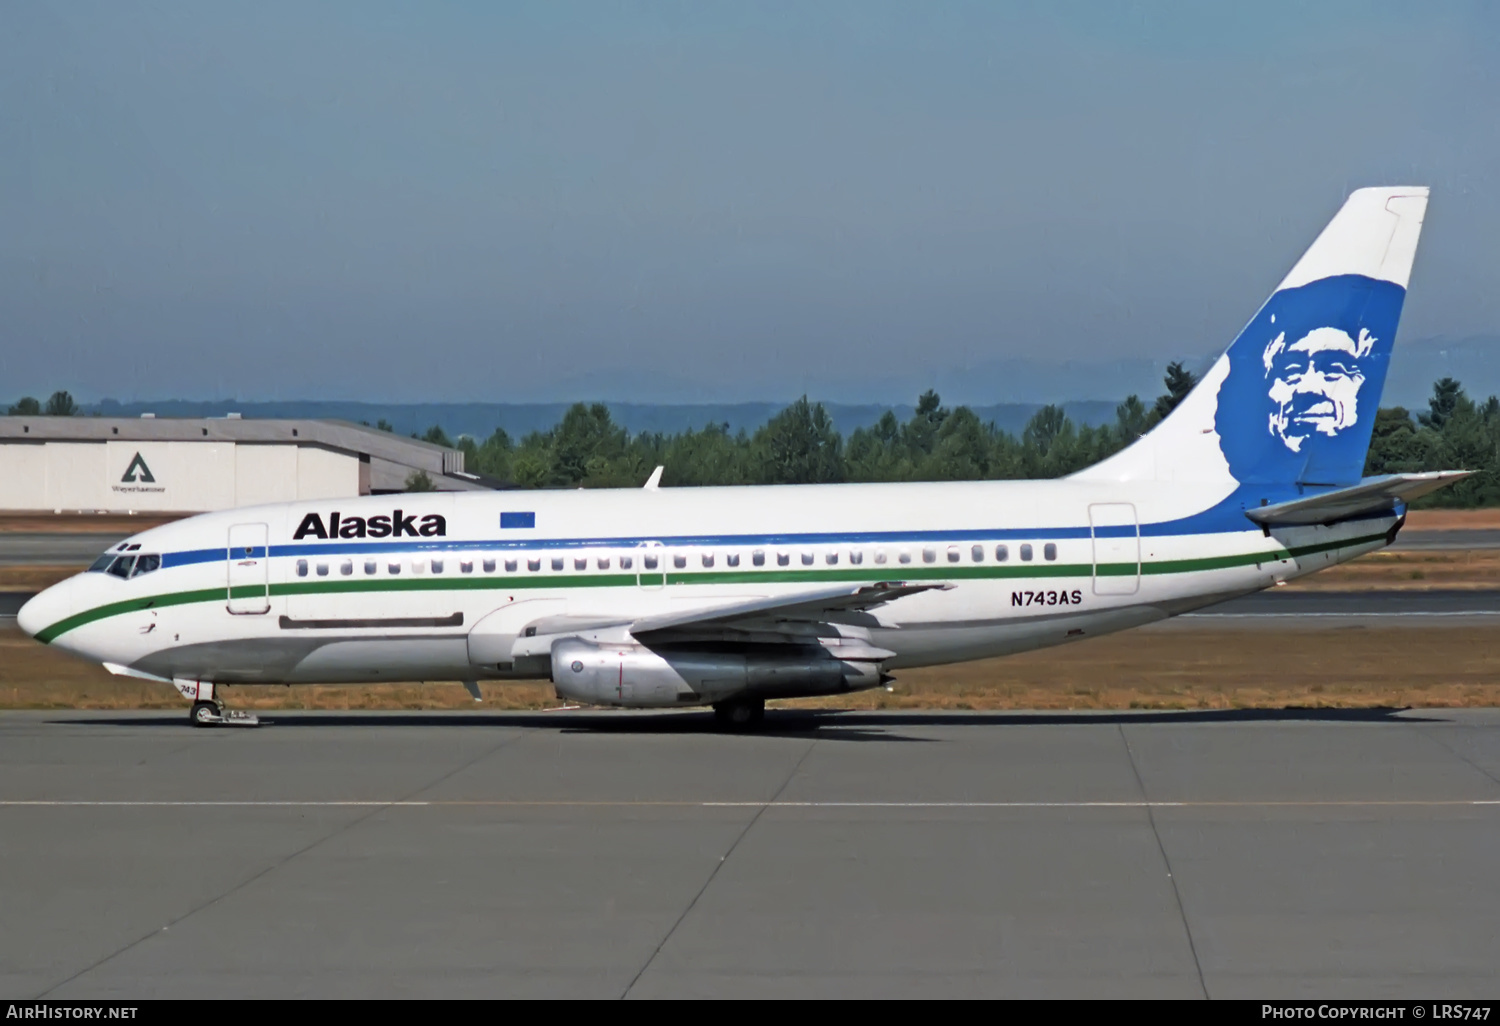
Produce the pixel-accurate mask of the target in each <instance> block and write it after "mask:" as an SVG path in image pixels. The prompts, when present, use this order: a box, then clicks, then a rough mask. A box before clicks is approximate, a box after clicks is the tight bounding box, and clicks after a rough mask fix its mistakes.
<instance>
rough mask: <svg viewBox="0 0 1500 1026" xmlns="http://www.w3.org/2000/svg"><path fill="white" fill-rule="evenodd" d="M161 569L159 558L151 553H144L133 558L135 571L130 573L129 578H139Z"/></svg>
mask: <svg viewBox="0 0 1500 1026" xmlns="http://www.w3.org/2000/svg"><path fill="white" fill-rule="evenodd" d="M160 568H161V557H160V556H158V555H157V554H155V553H154V552H152V553H145V554H143V555H140V556H137V557H136V558H135V569H134V570H132V571H131V572H130V576H131V577H139V576H141V574H149V573H150V572H151V571H153V570H157V569H160Z"/></svg>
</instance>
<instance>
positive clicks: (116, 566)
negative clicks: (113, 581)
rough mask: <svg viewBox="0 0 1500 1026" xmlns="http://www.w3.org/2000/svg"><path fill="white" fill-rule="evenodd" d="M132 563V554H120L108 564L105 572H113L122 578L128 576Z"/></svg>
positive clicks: (133, 562)
mask: <svg viewBox="0 0 1500 1026" xmlns="http://www.w3.org/2000/svg"><path fill="white" fill-rule="evenodd" d="M134 565H135V557H134V556H120V557H118V558H117V559H116V560H115V561H114V562H113V563H111V564H109V570H108V571H107V572H108V573H111V574H113V575H114V576H116V577H118V578H120V579H121V580H124V579H125V578H127V577H129V576H130V568H131V567H132V566H134Z"/></svg>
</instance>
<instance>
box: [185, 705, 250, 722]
mask: <svg viewBox="0 0 1500 1026" xmlns="http://www.w3.org/2000/svg"><path fill="white" fill-rule="evenodd" d="M188 722H189V723H191V724H192V725H193V726H195V727H258V726H260V718H259V717H258V716H255V715H253V714H251V713H244V712H236V711H234V710H232V709H225V708H224V707H223V706H222V705H220V704H219V703H218V702H203V701H198V702H194V703H193V708H192V709H191V710H190V711H189V712H188Z"/></svg>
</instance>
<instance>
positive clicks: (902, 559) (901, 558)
mask: <svg viewBox="0 0 1500 1026" xmlns="http://www.w3.org/2000/svg"><path fill="white" fill-rule="evenodd" d="M896 561H897V562H898V563H910V562H911V553H910V552H907V551H906V550H905V549H902V550H901V553H900V555H898V556H897V557H896Z"/></svg>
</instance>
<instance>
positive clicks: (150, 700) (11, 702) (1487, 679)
mask: <svg viewBox="0 0 1500 1026" xmlns="http://www.w3.org/2000/svg"><path fill="white" fill-rule="evenodd" d="M1270 651H1274V652H1275V659H1274V661H1272V660H1268V659H1267V658H1266V654H1267V652H1270ZM484 695H485V705H484V708H489V709H545V708H550V707H554V706H556V705H557V704H558V702H557V699H556V697H555V695H554V694H553V692H552V688H551V687H550V686H549V685H545V684H486V685H484ZM225 696H226V699H227V701H228V702H229V704H230V705H231V706H233V707H236V708H243V709H463V708H473V707H474V702H473V700H472V699H470V698H469V696H468V695H467V694H466V693H465V692H464V691H463V689H462V688H460V687H459V686H458V685H457V684H417V683H412V684H382V685H369V686H362V687H353V686H350V687H333V686H312V685H302V686H298V687H294V688H278V687H233V688H226V689H225ZM778 704H783V705H799V706H821V707H828V706H837V707H840V708H859V709H905V708H923V709H1231V708H1282V707H1286V706H1326V707H1347V708H1356V707H1370V706H1493V705H1500V646H1497V645H1496V644H1495V642H1494V633H1493V631H1492V630H1491V629H1489V628H1487V627H1472V626H1452V627H1446V626H1436V627H1390V628H1386V627H1381V628H1363V627H1333V628H1322V627H1317V628H1306V629H1290V630H1282V629H1274V628H1252V629H1247V630H1225V629H1221V628H1217V627H1214V628H1208V627H1202V628H1199V627H1193V628H1191V629H1181V628H1173V627H1171V626H1166V627H1148V628H1143V629H1140V630H1136V631H1128V632H1126V633H1123V634H1117V635H1113V636H1110V637H1105V638H1096V639H1093V640H1090V641H1085V642H1080V643H1078V644H1074V645H1068V646H1064V647H1062V648H1054V649H1047V650H1044V651H1041V652H1035V653H1030V654H1027V655H1021V656H1013V657H1011V658H1009V659H995V660H986V661H983V662H977V663H965V664H961V665H957V666H946V667H933V668H929V669H924V670H905V671H902V672H901V673H900V674H898V675H897V681H896V684H895V690H894V691H891V692H886V691H868V692H861V693H859V694H854V695H846V696H841V697H839V698H837V699H826V700H816V699H809V700H799V701H797V702H789V703H778ZM0 706H5V707H11V708H69V709H77V708H87V709H135V708H141V709H146V708H152V709H155V708H183V707H184V702H183V701H182V699H180V698H179V697H178V696H177V694H176V692H175V691H173V690H172V689H171V688H170V687H168V686H167V685H165V684H152V683H150V682H147V681H138V680H132V679H129V678H124V677H112V676H110V675H109V674H108V673H106V672H105V671H104V670H103V669H101V668H99V667H97V666H92V665H90V664H87V663H84V662H81V661H79V660H76V659H73V658H71V657H69V656H67V655H65V654H64V653H62V652H59V651H58V650H56V649H52V648H48V647H45V646H42V645H38V644H36V643H35V642H33V641H31V640H30V639H28V638H26V637H24V636H23V635H21V634H20V633H19V632H18V631H16V630H14V629H9V630H4V631H0Z"/></svg>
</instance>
